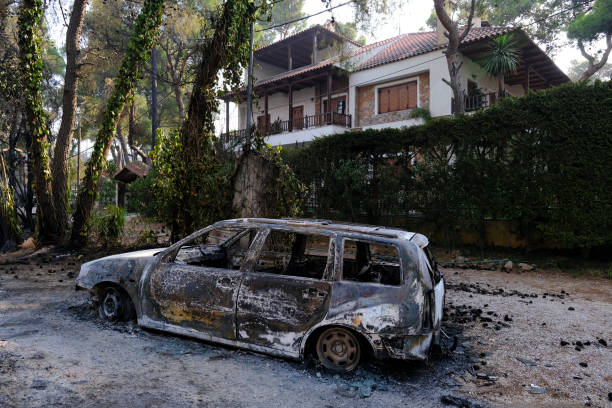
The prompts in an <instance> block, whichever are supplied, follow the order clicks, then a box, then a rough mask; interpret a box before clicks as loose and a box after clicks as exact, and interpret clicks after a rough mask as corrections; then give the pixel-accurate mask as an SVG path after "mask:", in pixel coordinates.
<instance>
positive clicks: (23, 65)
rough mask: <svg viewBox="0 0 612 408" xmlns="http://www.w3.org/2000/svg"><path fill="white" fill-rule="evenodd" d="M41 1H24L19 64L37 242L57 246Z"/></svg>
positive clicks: (20, 17) (21, 8)
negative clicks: (44, 88)
mask: <svg viewBox="0 0 612 408" xmlns="http://www.w3.org/2000/svg"><path fill="white" fill-rule="evenodd" d="M42 16H43V4H42V1H41V0H23V1H22V3H21V7H20V10H19V22H18V25H19V30H18V37H19V62H20V69H21V75H22V81H23V84H22V85H23V91H24V111H25V116H26V119H27V130H28V132H29V133H30V137H31V143H30V147H29V152H28V154H29V156H30V160H31V164H32V170H33V171H32V173H33V178H34V180H33V181H34V187H35V192H36V200H37V204H38V205H37V210H36V218H37V227H38V231H37V232H38V240H39V242H41V243H48V242H55V241H56V240H57V239H58V237H59V235H60V230H59V226H58V224H57V220H56V218H55V209H54V203H53V199H52V196H51V172H50V168H49V128H48V123H47V115H46V113H45V111H44V109H43V101H42V79H43V77H42V75H43V61H42V50H41V44H42V35H41V20H42Z"/></svg>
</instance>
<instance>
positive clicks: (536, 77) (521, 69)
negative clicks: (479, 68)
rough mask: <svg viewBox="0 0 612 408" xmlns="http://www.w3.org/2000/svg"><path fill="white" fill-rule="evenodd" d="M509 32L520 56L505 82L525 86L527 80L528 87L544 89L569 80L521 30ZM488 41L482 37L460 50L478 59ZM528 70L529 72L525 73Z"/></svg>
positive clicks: (484, 50)
mask: <svg viewBox="0 0 612 408" xmlns="http://www.w3.org/2000/svg"><path fill="white" fill-rule="evenodd" d="M510 32H512V33H513V35H514V37H515V39H516V41H517V42H518V46H519V48H520V50H521V56H520V59H519V64H518V68H517V71H516V72H515V73H514V74H512V75H510V76H509V77H507V78H505V83H506V84H508V85H524V86H525V87H527V82H529V89H544V88H548V87H550V86H555V85H560V84H562V83H565V82H569V81H570V79H569V77H568V76H567V75H565V73H564V72H563V71H561V69H560V68H559V67H557V66H556V65H555V63H554V62H553V61H552V59H550V57H549V56H548V55H546V53H545V52H544V51H542V50H541V49H540V47H538V45H537V44H536V43H534V42H533V41H532V40H531V39H530V38H529V37H528V36H527V34H526V33H525V32H524V31H523V30H521V29H515V30H512V31H510ZM489 41H491V38H486V39H482V40H480V41H477V42H474V43H471V44H469V45H466V46H462V47H461V48H460V51H461V53H462V54H464V55H465V56H467V57H469V58H471V59H473V60H474V61H478V60H479V59H480V58H482V57H483V56H484V55H485V53H486V44H487V43H488V42H489ZM528 71H529V74H528V73H527V72H528ZM528 79H529V81H528Z"/></svg>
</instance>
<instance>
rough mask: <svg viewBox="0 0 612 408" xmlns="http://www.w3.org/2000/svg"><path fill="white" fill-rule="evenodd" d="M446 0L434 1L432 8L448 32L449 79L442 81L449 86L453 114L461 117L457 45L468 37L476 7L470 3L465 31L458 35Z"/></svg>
mask: <svg viewBox="0 0 612 408" xmlns="http://www.w3.org/2000/svg"><path fill="white" fill-rule="evenodd" d="M446 1H448V0H434V8H435V10H436V15H437V16H438V19H439V20H440V23H442V26H444V28H445V29H446V31H448V35H447V37H448V46H447V48H446V51H445V52H444V53H445V54H446V64H447V65H448V74H449V77H450V81H447V80H445V79H444V78H443V79H442V80H443V81H444V82H445V83H446V84H447V85H448V86H450V88H451V90H452V91H453V104H452V105H453V106H452V108H453V114H454V115H461V114H463V113H465V102H464V99H465V96H464V93H463V88H462V87H461V77H460V72H461V65H463V63H462V62H459V51H458V50H459V44H461V41H463V39H464V38H465V37H466V36H467V35H468V33H469V32H470V29H471V28H472V18H473V17H474V9H475V6H476V3H475V0H472V1H471V6H470V14H469V16H468V20H467V24H466V27H465V29H464V30H463V32H462V33H461V34H459V27H458V26H457V24H456V23H455V22H454V21H453V20H451V18H450V16H449V13H448V12H447V9H446V7H445V2H446Z"/></svg>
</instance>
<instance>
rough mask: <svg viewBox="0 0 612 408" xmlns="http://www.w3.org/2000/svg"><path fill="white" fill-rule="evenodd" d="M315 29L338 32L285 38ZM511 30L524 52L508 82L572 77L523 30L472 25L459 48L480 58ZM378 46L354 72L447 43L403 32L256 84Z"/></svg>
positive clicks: (533, 84) (538, 84) (543, 82)
mask: <svg viewBox="0 0 612 408" xmlns="http://www.w3.org/2000/svg"><path fill="white" fill-rule="evenodd" d="M315 28H318V29H321V30H325V31H327V32H329V33H332V34H334V35H337V34H336V33H334V32H333V31H329V30H327V29H326V28H325V27H322V26H314V27H311V28H310V29H307V30H304V31H302V32H300V33H297V34H294V35H293V36H291V37H288V38H286V39H285V40H283V41H286V40H289V39H291V38H294V37H297V36H299V35H301V34H302V33H305V32H307V31H309V30H313V29H315ZM509 32H515V34H517V37H518V38H519V40H520V41H521V47H522V55H521V61H520V62H519V66H518V70H517V72H516V73H515V74H513V75H511V76H510V77H509V78H508V80H507V81H506V82H507V83H508V84H510V85H512V84H517V83H525V81H526V78H527V76H528V75H529V74H528V73H527V72H530V73H534V75H533V76H532V79H531V80H530V88H533V89H538V88H545V87H547V86H549V85H557V84H560V83H563V82H568V81H569V80H570V79H569V78H568V77H567V75H565V73H563V71H561V70H560V69H559V68H558V67H557V66H556V65H555V64H554V62H553V61H552V60H551V59H550V57H548V56H547V55H546V54H545V53H544V52H543V51H542V50H541V49H540V48H539V47H538V46H537V45H536V44H535V43H534V42H533V41H532V40H531V39H530V38H529V37H528V36H527V34H525V33H524V32H523V31H522V30H521V29H517V28H511V27H491V26H486V27H472V29H470V32H469V33H468V35H467V36H466V38H464V40H463V41H462V42H461V44H460V45H459V47H460V48H459V49H460V51H461V53H462V54H464V55H466V56H467V57H469V58H472V59H474V58H477V57H479V56H482V55H483V54H484V52H485V48H484V47H483V46H482V44H483V43H482V42H483V41H486V40H490V39H492V38H495V37H497V36H498V35H500V34H505V33H509ZM280 42H282V41H279V42H277V43H274V44H271V45H270V46H268V47H271V46H274V45H275V44H278V43H280ZM377 47H383V48H382V49H381V50H380V51H379V52H377V53H375V54H374V55H372V56H371V57H369V58H368V59H367V60H365V61H364V62H362V63H361V64H360V65H359V66H358V67H357V68H356V69H355V71H362V70H366V69H371V68H375V67H377V66H380V65H385V64H390V63H393V62H397V61H402V60H405V59H408V58H412V57H415V56H417V55H421V54H426V53H429V52H432V51H436V50H440V49H444V48H446V44H438V42H437V33H436V32H435V31H429V32H418V33H407V34H401V35H398V36H396V37H392V38H388V39H386V40H383V41H379V42H376V43H372V44H369V45H366V46H362V47H360V48H358V49H356V50H353V51H351V52H349V53H348V54H346V55H343V56H336V57H333V58H330V59H327V60H325V61H321V62H319V63H316V64H312V65H306V66H303V67H300V68H296V69H294V70H291V71H287V72H282V73H280V74H278V75H274V76H272V77H269V78H266V79H264V80H261V81H258V82H257V83H256V84H255V86H256V87H266V86H270V85H273V84H278V83H280V82H283V81H286V80H289V79H297V78H298V77H300V76H302V75H304V74H307V73H309V74H312V73H315V72H316V71H320V72H324V71H326V70H327V69H329V68H330V67H331V66H333V65H334V64H336V63H337V62H339V61H340V60H341V59H343V58H344V59H346V58H350V57H355V56H358V55H360V54H363V53H365V52H368V51H371V50H373V49H375V48H377ZM264 48H266V47H264ZM228 95H234V93H233V92H231V93H229V94H228Z"/></svg>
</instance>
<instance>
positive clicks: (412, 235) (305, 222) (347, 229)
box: [226, 218, 429, 248]
mask: <svg viewBox="0 0 612 408" xmlns="http://www.w3.org/2000/svg"><path fill="white" fill-rule="evenodd" d="M226 222H232V223H233V222H235V223H236V224H240V223H250V224H261V225H269V226H274V225H279V226H287V227H300V228H316V229H321V230H327V231H332V232H344V233H356V234H363V235H372V236H377V237H381V238H397V239H403V240H407V241H412V242H414V244H415V245H417V246H418V247H420V248H424V247H426V246H427V245H428V244H429V240H428V239H427V237H426V236H425V235H423V234H419V233H416V232H409V231H404V230H402V229H399V228H388V227H384V226H376V225H367V224H357V223H348V222H338V221H330V220H319V219H311V218H283V219H277V218H237V219H233V220H227V221H226Z"/></svg>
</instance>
